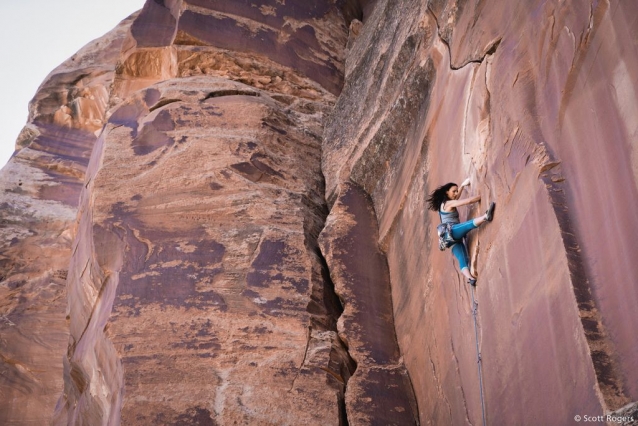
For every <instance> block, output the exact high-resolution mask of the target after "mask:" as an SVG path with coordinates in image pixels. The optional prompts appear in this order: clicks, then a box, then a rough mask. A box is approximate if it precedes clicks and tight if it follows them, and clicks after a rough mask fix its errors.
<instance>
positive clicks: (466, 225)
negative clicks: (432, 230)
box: [452, 219, 483, 241]
mask: <svg viewBox="0 0 638 426" xmlns="http://www.w3.org/2000/svg"><path fill="white" fill-rule="evenodd" d="M476 220H477V219H472V220H468V221H467V222H463V223H457V224H456V225H452V238H454V239H455V240H458V241H460V240H462V239H463V237H465V236H466V235H467V233H468V232H470V231H471V230H472V229H476V228H478V227H479V225H480V224H481V223H483V222H480V223H478V224H477V223H475V221H476Z"/></svg>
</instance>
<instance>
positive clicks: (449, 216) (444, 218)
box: [439, 203, 461, 225]
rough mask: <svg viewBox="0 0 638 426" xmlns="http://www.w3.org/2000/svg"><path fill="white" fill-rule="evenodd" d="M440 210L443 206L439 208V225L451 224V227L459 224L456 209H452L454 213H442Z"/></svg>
mask: <svg viewBox="0 0 638 426" xmlns="http://www.w3.org/2000/svg"><path fill="white" fill-rule="evenodd" d="M444 204H445V203H444ZM442 208H443V204H441V208H440V209H439V216H441V223H451V224H452V225H455V224H457V223H461V221H460V220H459V212H458V211H457V210H456V209H454V211H451V212H444V211H443V210H441V209H442Z"/></svg>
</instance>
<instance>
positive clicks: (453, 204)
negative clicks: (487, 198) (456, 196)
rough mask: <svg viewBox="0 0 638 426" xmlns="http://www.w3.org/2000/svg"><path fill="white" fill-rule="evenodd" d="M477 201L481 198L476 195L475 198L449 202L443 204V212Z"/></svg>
mask: <svg viewBox="0 0 638 426" xmlns="http://www.w3.org/2000/svg"><path fill="white" fill-rule="evenodd" d="M478 201H481V196H480V195H477V196H475V197H470V198H464V199H462V200H450V201H446V202H445V210H449V209H452V208H454V207H460V206H466V205H468V204H474V203H476V202H478Z"/></svg>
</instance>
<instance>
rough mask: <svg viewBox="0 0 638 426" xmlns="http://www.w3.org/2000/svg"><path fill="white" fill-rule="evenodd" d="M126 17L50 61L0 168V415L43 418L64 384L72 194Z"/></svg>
mask: <svg viewBox="0 0 638 426" xmlns="http://www.w3.org/2000/svg"><path fill="white" fill-rule="evenodd" d="M132 21H133V19H132V18H130V19H128V20H125V21H123V22H122V23H121V24H120V25H119V26H118V27H117V28H115V29H114V30H113V31H111V32H110V33H108V34H107V35H105V36H104V37H102V38H100V39H98V40H95V41H94V42H92V43H90V44H89V45H87V46H86V47H84V48H83V49H82V50H80V51H79V52H78V53H77V54H75V55H74V56H73V57H71V58H69V59H68V60H67V61H66V62H64V63H63V64H62V65H60V66H59V67H58V68H56V69H55V70H54V71H53V72H51V74H50V75H49V76H48V77H47V79H46V80H45V81H44V82H43V83H42V85H41V86H40V88H39V90H38V92H37V94H36V95H35V97H34V99H33V101H32V102H31V105H30V109H29V112H30V113H29V122H28V123H27V125H26V126H25V128H24V130H23V131H22V133H21V134H20V136H19V138H18V140H17V142H16V153H15V154H14V156H13V157H12V158H11V160H10V161H9V162H8V163H7V165H6V166H5V167H4V168H3V169H2V171H0V281H1V283H0V372H1V374H0V423H2V424H33V425H40V424H46V422H48V421H49V420H50V419H51V417H52V414H53V410H54V408H55V404H56V401H57V400H58V398H59V396H60V391H61V389H62V387H63V385H64V376H63V365H62V359H63V357H64V354H65V353H66V352H67V346H68V342H69V322H68V318H67V298H66V294H67V292H66V280H67V273H68V267H69V260H70V256H71V253H72V247H73V240H74V238H75V235H76V227H75V220H76V216H77V206H78V200H79V197H80V192H81V190H82V187H83V182H84V176H85V173H86V168H87V164H88V161H89V157H90V156H91V151H92V150H93V145H94V143H95V141H96V139H97V137H96V133H97V132H99V131H100V129H101V128H102V126H103V125H104V123H105V122H106V109H107V105H108V101H109V92H110V90H111V84H112V82H113V79H114V77H115V65H116V62H117V61H118V59H119V57H120V52H121V49H122V44H123V42H124V40H125V38H126V35H127V33H128V31H129V27H130V25H131V23H132Z"/></svg>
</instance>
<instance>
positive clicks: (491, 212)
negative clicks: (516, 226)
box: [485, 201, 496, 222]
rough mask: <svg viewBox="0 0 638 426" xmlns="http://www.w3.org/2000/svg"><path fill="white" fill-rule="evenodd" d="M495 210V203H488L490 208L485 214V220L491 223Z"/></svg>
mask: <svg viewBox="0 0 638 426" xmlns="http://www.w3.org/2000/svg"><path fill="white" fill-rule="evenodd" d="M495 208H496V203H494V202H493V201H492V202H491V203H490V208H489V209H487V211H486V212H485V220H487V221H488V222H491V221H492V219H493V218H494V209H495Z"/></svg>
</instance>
